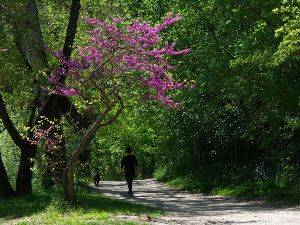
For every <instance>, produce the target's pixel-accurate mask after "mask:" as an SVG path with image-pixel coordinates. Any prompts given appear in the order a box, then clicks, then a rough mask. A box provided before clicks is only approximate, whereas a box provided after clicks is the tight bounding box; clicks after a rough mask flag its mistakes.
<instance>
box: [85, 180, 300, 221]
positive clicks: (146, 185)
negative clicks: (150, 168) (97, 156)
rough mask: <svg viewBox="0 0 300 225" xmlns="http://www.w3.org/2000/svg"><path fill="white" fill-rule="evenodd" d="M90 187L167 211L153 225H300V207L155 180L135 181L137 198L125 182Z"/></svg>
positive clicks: (102, 183)
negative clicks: (188, 189) (189, 189)
mask: <svg viewBox="0 0 300 225" xmlns="http://www.w3.org/2000/svg"><path fill="white" fill-rule="evenodd" d="M90 188H92V189H93V190H94V191H97V192H100V193H103V194H104V195H106V196H110V197H113V198H117V199H124V200H127V201H133V202H138V203H143V204H146V205H148V206H153V207H158V208H161V209H163V210H165V211H166V212H167V215H166V216H164V217H162V218H158V219H155V220H151V219H149V220H150V222H149V223H150V224H247V225H258V224H259V225H261V224H276V225H299V224H300V208H299V207H284V206H281V207H280V206H271V205H268V204H266V203H263V202H260V201H245V200H240V199H236V198H225V197H221V196H205V195H202V194H191V193H189V192H186V191H181V190H179V189H177V188H173V187H169V186H167V185H165V184H162V183H159V182H157V181H156V180H154V179H147V180H136V181H134V184H133V191H134V197H133V198H130V197H128V196H127V185H126V182H125V181H124V182H123V181H102V182H100V186H99V187H95V186H94V185H93V184H91V185H90Z"/></svg>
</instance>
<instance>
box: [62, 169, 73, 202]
mask: <svg viewBox="0 0 300 225" xmlns="http://www.w3.org/2000/svg"><path fill="white" fill-rule="evenodd" d="M63 188H64V199H65V200H66V201H68V202H69V203H70V204H72V205H73V204H74V203H75V188H74V169H73V165H71V166H69V165H68V166H67V167H66V168H65V170H64V176H63Z"/></svg>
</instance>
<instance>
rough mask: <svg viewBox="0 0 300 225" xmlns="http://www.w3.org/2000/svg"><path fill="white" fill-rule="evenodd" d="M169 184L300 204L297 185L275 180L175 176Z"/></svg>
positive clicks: (194, 189) (197, 190) (229, 194)
mask: <svg viewBox="0 0 300 225" xmlns="http://www.w3.org/2000/svg"><path fill="white" fill-rule="evenodd" d="M166 183H167V184H168V185H171V186H175V187H179V188H182V189H184V190H188V191H191V192H196V193H206V194H213V195H222V196H234V197H242V198H247V199H264V200H266V201H269V202H278V201H280V202H284V203H286V204H300V190H299V189H297V188H295V187H279V186H277V185H276V184H275V182H274V181H268V180H265V181H248V182H242V181H241V182H238V181H236V182H232V183H228V184H226V183H225V184H224V183H222V184H219V183H213V182H212V181H210V182H209V181H206V182H205V181H200V180H196V179H191V178H180V177H179V178H175V179H171V180H169V181H167V182H166Z"/></svg>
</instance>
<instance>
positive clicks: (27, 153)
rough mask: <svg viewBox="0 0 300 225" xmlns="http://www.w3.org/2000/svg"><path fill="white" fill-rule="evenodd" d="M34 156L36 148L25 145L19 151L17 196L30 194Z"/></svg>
mask: <svg viewBox="0 0 300 225" xmlns="http://www.w3.org/2000/svg"><path fill="white" fill-rule="evenodd" d="M35 156H36V146H35V145H31V144H29V143H26V145H25V146H24V148H23V149H21V158H20V164H19V170H18V175H17V181H16V194H17V195H18V196H21V195H25V194H31V193H32V168H33V166H34V159H35Z"/></svg>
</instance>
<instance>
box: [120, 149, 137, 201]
mask: <svg viewBox="0 0 300 225" xmlns="http://www.w3.org/2000/svg"><path fill="white" fill-rule="evenodd" d="M125 152H126V155H125V156H124V157H123V159H122V162H121V168H125V178H126V181H127V185H128V196H130V197H132V196H133V191H132V182H133V178H134V177H135V170H136V168H137V166H138V162H137V160H136V157H135V155H134V154H133V153H132V149H131V147H127V148H126V151H125Z"/></svg>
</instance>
